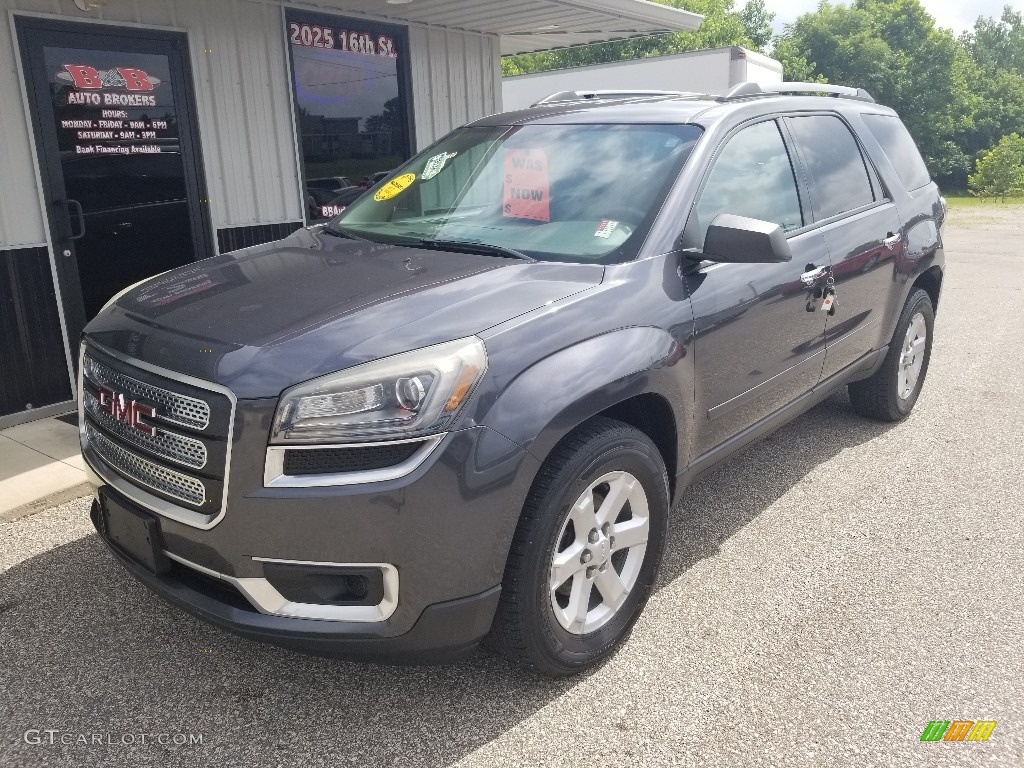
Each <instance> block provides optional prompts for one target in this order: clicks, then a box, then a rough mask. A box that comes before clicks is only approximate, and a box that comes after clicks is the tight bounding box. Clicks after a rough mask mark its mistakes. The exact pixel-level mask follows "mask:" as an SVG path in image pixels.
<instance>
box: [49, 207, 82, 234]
mask: <svg viewBox="0 0 1024 768" xmlns="http://www.w3.org/2000/svg"><path fill="white" fill-rule="evenodd" d="M54 205H63V206H64V207H66V208H67V209H68V218H71V211H72V209H74V212H75V218H77V219H78V233H77V234H71V235H68V240H81V239H82V238H83V237H85V214H84V213H83V211H82V204H81V203H80V202H78V201H77V200H71V199H68V200H57V201H56V202H55V203H54Z"/></svg>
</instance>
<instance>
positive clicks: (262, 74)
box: [0, 0, 501, 248]
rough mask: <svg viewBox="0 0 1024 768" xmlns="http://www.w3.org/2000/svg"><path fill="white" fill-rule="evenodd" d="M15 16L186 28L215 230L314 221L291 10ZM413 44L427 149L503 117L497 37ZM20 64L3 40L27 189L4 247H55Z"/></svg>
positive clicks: (272, 6)
mask: <svg viewBox="0 0 1024 768" xmlns="http://www.w3.org/2000/svg"><path fill="white" fill-rule="evenodd" d="M7 10H15V11H26V12H31V13H48V14H54V15H60V17H61V18H62V19H65V20H72V21H73V20H75V19H82V20H94V21H101V22H102V21H108V22H128V23H134V24H139V25H144V26H146V25H149V26H163V27H173V28H177V29H181V30H184V31H186V32H187V34H188V37H189V47H190V52H191V63H192V75H193V80H194V83H193V85H194V91H195V95H196V112H197V115H198V121H199V132H200V137H201V140H202V146H203V161H204V162H203V165H204V169H205V177H206V183H207V190H208V193H209V198H210V207H211V218H212V223H213V228H214V230H215V231H216V230H220V229H225V228H230V227H241V226H249V225H258V224H272V223H280V222H294V221H299V220H301V219H302V217H303V216H302V205H301V200H302V195H301V193H300V187H299V178H298V168H297V166H296V160H295V138H294V122H293V112H292V104H291V94H290V90H289V89H290V88H291V83H290V82H289V80H288V75H287V73H288V69H287V63H286V60H285V57H286V53H287V49H286V46H285V30H284V27H283V21H282V17H281V7H280V5H279V4H277V3H275V2H265V3H264V2H251V1H250V0H217V2H204V0H117V2H111V3H110V4H109V5H108V6H106V7H105V8H103V9H101V10H99V11H96V12H93V13H88V14H85V13H79V12H78V11H77V10H75V7H74V5H73V4H72V3H71V2H70V0H0V11H7ZM319 10H321V11H327V12H330V13H337V14H338V15H342V16H343V15H344V10H343V9H337V10H336V11H335V10H334V9H326V8H321V9H319ZM409 43H410V57H411V69H412V99H413V111H414V123H415V128H416V144H417V147H416V149H417V150H419V149H421V148H423V147H425V146H427V145H428V144H430V143H432V142H433V141H434V140H435V139H437V138H440V137H441V136H443V135H444V134H446V133H448V132H449V131H450V130H452V129H453V128H456V127H458V126H459V125H462V124H464V123H466V122H469V121H472V120H475V119H477V118H479V117H483V116H484V115H488V114H491V113H493V112H497V111H499V110H500V108H501V86H500V83H501V64H500V43H499V39H498V37H497V36H494V35H480V34H474V33H464V32H456V31H451V30H445V29H440V28H436V27H424V26H415V25H414V26H410V27H409ZM207 51H209V52H207ZM17 55H18V53H17V51H16V50H15V45H14V42H13V38H12V36H11V34H10V33H2V32H0V103H2V104H3V105H4V108H3V109H2V110H0V135H2V136H3V137H4V144H5V146H4V150H3V151H2V152H0V178H2V179H3V182H4V188H5V189H6V190H18V194H16V195H11V194H6V195H4V197H3V201H2V203H3V204H2V206H0V248H4V247H13V246H19V245H38V244H41V243H44V242H45V241H46V234H45V224H44V221H43V218H42V213H41V211H40V208H39V203H38V188H37V185H36V175H35V169H34V166H33V161H32V150H31V143H30V141H29V136H28V131H27V129H26V120H25V114H24V110H23V109H22V90H21V84H20V82H19V78H18V76H17V67H16V60H15V56H17ZM211 236H213V237H214V239H215V240H216V235H215V232H214V233H211Z"/></svg>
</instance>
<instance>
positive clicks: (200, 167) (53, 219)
mask: <svg viewBox="0 0 1024 768" xmlns="http://www.w3.org/2000/svg"><path fill="white" fill-rule="evenodd" d="M0 9H3V10H5V11H7V16H8V22H9V29H8V30H6V31H4V32H3V33H2V34H0V136H2V140H3V149H2V150H0V428H2V427H5V426H11V425H12V424H16V423H19V422H22V421H28V420H31V419H34V418H41V417H44V416H49V415H53V414H58V413H62V412H65V411H68V410H70V409H71V408H72V407H73V405H74V397H75V395H74V381H75V377H76V375H77V371H76V366H77V359H76V358H77V339H78V337H79V335H80V333H81V331H82V328H83V327H84V325H85V324H86V323H87V322H88V321H89V319H90V318H91V317H93V316H94V315H95V314H96V313H97V312H98V311H99V310H100V309H101V308H102V306H103V305H104V304H105V303H106V301H107V300H108V299H109V298H110V297H111V296H113V295H114V294H115V293H116V292H117V291H119V290H120V289H122V288H123V287H125V286H127V285H130V284H132V283H134V282H137V281H138V280H140V279H143V278H144V277H147V276H150V275H153V274H157V273H160V272H163V271H165V270H168V269H171V268H173V267H176V266H180V265H183V264H187V263H190V262H193V261H197V260H199V259H203V258H207V257H209V256H213V255H216V254H219V253H225V252H228V251H232V250H236V249H238V248H242V247H245V246H248V245H254V244H258V243H262V242H266V241H269V240H275V239H278V238H281V237H284V236H286V235H287V234H289V233H290V232H292V231H294V230H295V229H297V228H299V227H302V226H305V225H307V224H308V223H309V222H310V221H311V220H313V219H315V218H316V217H317V215H318V210H319V209H318V207H317V206H318V204H319V202H320V201H321V200H322V198H323V196H324V195H325V194H326V195H328V196H329V195H330V194H333V192H335V191H337V190H340V189H342V188H344V187H347V186H349V185H359V184H360V182H362V183H364V184H365V183H368V182H369V180H371V179H372V178H373V176H374V174H377V173H380V172H383V171H388V170H390V169H392V168H394V167H395V166H397V165H399V164H400V163H401V162H402V161H404V160H405V159H406V158H408V157H409V156H410V155H411V154H413V153H415V152H416V151H418V150H419V149H422V148H424V147H426V146H428V145H429V144H431V143H432V142H433V141H434V140H436V139H437V138H439V137H441V136H443V135H444V134H445V133H447V132H448V131H449V130H451V129H452V128H455V127H457V126H459V125H462V124H463V123H466V122H468V121H471V120H474V119H476V118H479V117H482V116H484V115H487V114H491V113H494V112H497V111H500V110H501V63H500V59H501V56H502V55H503V54H512V53H526V52H532V51H540V50H548V49H552V48H558V47H564V46H569V45H582V44H587V43H594V42H600V41H606V40H616V39H623V38H627V37H632V36H637V35H649V34H657V33H664V32H672V31H681V30H690V29H695V28H696V27H697V26H698V25H699V24H700V21H701V17H700V16H698V15H695V14H691V13H686V12H684V11H680V10H677V9H675V8H671V7H668V6H663V5H658V4H656V3H651V2H645V0H501V2H496V1H494V2H484V1H483V0H322V1H321V2H310V3H285V2H280V1H279V0H0ZM325 190H326V191H325ZM197 274H198V275H199V277H197V280H198V281H199V282H197V283H196V284H195V285H192V286H191V287H190V288H189V290H190V291H196V290H206V289H210V288H211V287H212V288H215V286H206V285H204V284H202V280H201V274H202V273H201V270H200V271H199V272H198V273H197Z"/></svg>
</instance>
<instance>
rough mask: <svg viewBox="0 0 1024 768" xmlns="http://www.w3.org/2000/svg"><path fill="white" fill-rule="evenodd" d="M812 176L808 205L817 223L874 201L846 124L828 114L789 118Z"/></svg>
mask: <svg viewBox="0 0 1024 768" xmlns="http://www.w3.org/2000/svg"><path fill="white" fill-rule="evenodd" d="M788 122H789V127H790V130H792V132H793V138H794V139H795V140H796V143H797V146H798V147H799V148H800V154H801V155H802V156H803V158H804V162H805V163H807V171H808V173H809V174H810V176H811V181H812V183H813V189H812V190H811V205H812V206H813V208H814V218H815V219H816V220H817V221H821V220H822V219H827V218H829V217H830V216H836V215H838V214H840V213H845V212H846V211H852V210H853V209H854V208H860V207H861V206H862V205H868V204H869V203H872V202H874V199H875V195H874V192H873V191H872V189H871V177H870V176H868V169H867V165H865V164H864V156H863V155H862V154H861V152H860V147H859V146H857V140H856V139H854V138H853V134H852V133H850V129H849V128H847V127H846V123H844V122H843V121H842V120H840V119H839V118H838V117H832V116H831V115H809V116H807V117H791V118H789V119H788Z"/></svg>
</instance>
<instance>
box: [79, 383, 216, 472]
mask: <svg viewBox="0 0 1024 768" xmlns="http://www.w3.org/2000/svg"><path fill="white" fill-rule="evenodd" d="M82 397H83V398H84V400H85V410H86V411H87V412H88V414H89V416H90V418H92V420H93V421H94V422H96V423H97V424H98V425H99V426H100V427H102V428H103V429H105V430H106V431H107V432H110V433H112V434H113V435H115V436H116V437H117V438H118V439H119V440H121V441H123V442H125V443H127V444H128V445H131V446H132V447H134V448H140V449H142V450H143V451H146V452H147V453H151V454H153V455H154V456H157V457H159V458H161V459H165V460H166V461H170V462H173V463H174V464H177V465H179V466H182V467H187V468H188V469H195V470H199V469H203V468H204V467H205V466H206V463H207V461H208V460H209V455H208V453H207V450H206V444H205V443H204V442H203V441H202V440H197V439H196V438H194V437H190V436H188V435H183V434H180V433H178V432H172V431H170V430H169V429H165V428H164V427H163V426H157V425H156V424H151V425H148V426H152V427H153V428H154V429H155V430H156V436H155V437H150V436H149V433H147V432H141V431H139V430H137V429H134V428H133V427H129V426H127V425H125V424H124V422H121V421H118V420H117V419H115V418H114V417H113V416H111V415H110V414H109V413H107V412H106V411H104V410H102V409H101V408H100V404H99V401H98V400H97V399H96V398H95V397H93V395H92V393H91V392H84V391H83V392H82ZM189 449H191V451H192V453H193V454H194V455H195V456H196V457H198V458H195V459H194V458H191V457H190V456H189V455H188V454H187V453H186V451H187V450H189Z"/></svg>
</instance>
